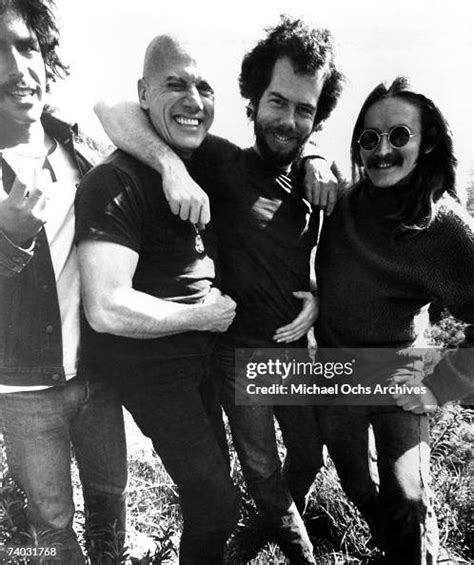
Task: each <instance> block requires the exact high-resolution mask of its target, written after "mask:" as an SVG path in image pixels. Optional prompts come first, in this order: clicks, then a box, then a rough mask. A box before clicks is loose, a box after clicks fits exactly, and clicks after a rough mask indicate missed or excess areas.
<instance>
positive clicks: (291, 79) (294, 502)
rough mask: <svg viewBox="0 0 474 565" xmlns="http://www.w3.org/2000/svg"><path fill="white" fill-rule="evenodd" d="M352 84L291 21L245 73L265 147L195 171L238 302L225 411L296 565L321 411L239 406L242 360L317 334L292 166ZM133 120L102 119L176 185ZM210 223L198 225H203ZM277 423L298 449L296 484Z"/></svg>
mask: <svg viewBox="0 0 474 565" xmlns="http://www.w3.org/2000/svg"><path fill="white" fill-rule="evenodd" d="M341 83H342V76H341V74H340V73H339V72H338V71H337V69H336V67H335V64H334V55H333V46H332V37H331V35H330V33H329V32H328V31H327V30H324V29H313V28H311V27H309V26H307V25H305V24H304V23H303V22H302V21H301V20H297V19H292V18H289V17H282V19H281V21H280V23H279V24H278V25H277V26H276V27H275V28H269V29H268V30H267V35H266V37H265V38H264V39H263V40H262V41H261V42H260V43H259V44H258V45H257V46H256V47H255V48H254V49H253V50H252V51H250V52H249V53H248V54H247V55H246V56H245V58H244V60H243V64H242V72H241V76H240V86H241V92H242V95H243V96H244V98H247V99H248V100H249V106H248V114H249V116H250V118H251V119H252V120H253V121H254V126H255V137H256V143H255V145H254V147H252V148H249V149H245V150H242V149H240V148H238V147H236V146H235V145H233V144H231V143H230V142H228V141H225V140H222V139H219V138H215V137H208V138H207V139H206V140H205V141H204V143H203V144H202V146H201V148H200V149H199V150H197V151H196V152H195V153H194V155H193V159H192V160H191V162H190V163H189V165H188V166H189V168H190V170H191V171H192V173H193V176H194V177H195V179H196V180H197V181H198V182H199V183H200V184H201V185H202V186H203V187H204V188H205V190H206V191H207V192H208V194H209V196H210V199H211V205H212V214H213V222H214V228H215V231H216V233H217V236H218V247H219V266H220V268H221V272H222V288H223V289H225V291H226V292H228V293H229V295H230V296H232V297H233V298H234V299H235V300H236V302H237V314H236V318H235V320H234V322H233V324H232V325H231V327H230V328H229V330H228V331H227V332H226V334H224V335H223V336H222V339H221V340H220V344H219V347H218V352H217V359H218V362H219V365H220V367H219V370H218V372H217V373H216V377H217V379H218V380H219V381H220V382H221V383H222V390H221V395H222V396H221V397H222V403H223V406H224V409H225V411H226V413H227V415H228V418H229V422H230V426H231V430H232V435H233V440H234V445H235V447H236V450H237V452H238V455H239V459H240V462H241V465H242V469H243V472H244V475H245V479H246V482H247V485H248V488H249V490H250V492H251V494H252V496H253V498H254V500H255V502H256V504H257V507H258V509H259V511H260V513H261V516H262V517H263V519H264V522H265V524H266V526H267V527H268V528H269V530H270V532H269V533H270V535H271V536H272V537H274V538H275V539H276V541H277V542H278V543H279V545H280V547H281V548H282V550H283V552H284V553H285V554H286V556H287V557H288V558H289V559H290V562H291V563H295V564H296V563H315V561H314V557H313V553H312V545H311V542H310V540H309V537H308V534H307V532H306V529H305V526H304V524H303V521H302V519H301V513H302V512H303V511H304V508H305V503H306V495H307V493H308V491H309V488H310V486H311V484H312V482H313V480H314V477H315V475H316V473H317V471H318V469H319V468H320V465H321V444H320V441H319V434H318V430H317V428H316V426H315V419H314V414H313V410H312V409H311V407H304V406H291V407H290V406H275V407H272V406H237V405H236V404H235V382H234V381H235V375H234V351H235V348H242V347H247V348H269V347H286V346H287V344H288V343H292V346H295V347H306V346H307V338H306V333H307V330H308V328H309V326H310V324H311V320H314V317H315V315H316V308H315V303H314V299H313V298H312V296H311V294H310V293H309V292H308V289H309V262H310V253H311V250H312V249H313V247H314V246H315V244H316V241H317V234H318V214H311V206H310V205H309V204H308V202H306V201H305V200H304V199H303V198H302V192H303V186H302V179H301V178H300V177H299V176H298V175H297V174H295V172H294V171H293V170H292V165H293V164H294V162H295V160H296V159H297V157H298V155H299V154H300V150H301V148H302V146H303V145H304V143H305V142H306V141H307V139H308V138H309V136H310V134H311V133H312V132H313V131H314V130H316V129H318V128H319V127H320V125H321V124H322V122H323V121H324V120H325V119H326V118H327V117H328V116H329V115H330V113H331V111H332V109H333V108H334V106H335V104H336V102H337V99H338V96H339V94H340V91H341ZM176 88H179V85H176ZM123 109H124V106H123V105H121V106H120V105H119V107H118V108H117V109H116V110H115V112H114V111H113V109H112V110H109V112H108V111H107V108H102V113H103V114H104V113H105V117H104V116H103V117H104V118H105V120H106V123H105V127H106V130H107V131H108V133H109V135H111V137H112V139H113V141H114V142H115V143H116V144H117V145H119V146H121V147H122V148H123V149H124V150H126V151H129V152H131V153H132V154H134V155H135V156H136V157H137V158H141V159H145V160H147V162H149V164H150V165H151V166H154V167H156V168H157V169H159V170H162V171H163V173H164V175H168V174H170V167H171V168H173V167H174V166H175V163H176V159H175V156H173V155H170V154H169V151H166V147H165V146H164V144H163V142H162V141H160V140H159V139H158V138H157V137H156V135H153V132H151V131H150V125H149V123H148V122H147V120H146V117H145V116H144V115H140V112H137V111H136V109H135V110H134V109H133V108H132V109H130V107H125V111H126V115H124V114H122V111H123ZM99 110H100V109H99ZM107 116H108V117H107ZM175 119H176V121H178V117H176V118H175ZM120 124H122V127H120ZM197 124H198V120H196V123H195V124H194V126H195V127H197ZM190 127H192V124H190ZM164 140H165V141H167V140H166V138H164ZM176 166H177V167H180V166H182V165H180V164H177V165H176ZM171 174H172V173H171ZM177 211H178V209H175V212H177ZM200 212H202V210H201V211H198V214H197V215H196V216H195V217H194V218H191V220H194V221H197V220H198V219H202V215H200ZM180 214H181V215H182V217H184V218H185V217H186V214H182V213H181V211H180ZM302 291H305V292H302ZM300 299H303V302H304V304H303V308H302V309H301V303H300ZM274 414H275V416H276V417H277V419H278V422H279V424H280V427H281V430H282V433H283V439H284V442H285V445H286V448H287V457H286V461H285V469H284V473H282V468H281V462H280V459H279V455H278V450H277V444H276V439H275V429H274V421H273V416H274Z"/></svg>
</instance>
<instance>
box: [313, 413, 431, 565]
mask: <svg viewBox="0 0 474 565" xmlns="http://www.w3.org/2000/svg"><path fill="white" fill-rule="evenodd" d="M317 413H318V416H319V422H320V426H321V430H322V433H323V439H324V441H325V443H326V445H327V447H328V450H329V454H330V455H331V458H332V459H333V461H334V464H335V466H336V469H337V472H338V474H339V477H340V479H341V483H342V487H343V488H344V490H345V492H346V494H347V496H348V497H349V499H350V500H352V502H354V504H355V505H356V506H357V507H358V508H359V510H360V512H361V514H362V515H363V516H364V518H365V520H366V521H367V524H368V525H369V528H370V530H371V532H372V537H373V538H374V541H375V543H376V544H377V545H378V546H379V547H380V549H383V550H384V552H385V562H386V563H390V564H391V565H396V564H401V563H403V564H404V565H405V564H406V565H430V564H434V563H436V555H437V552H438V528H437V523H436V517H435V515H434V512H433V508H432V505H431V493H430V490H429V487H428V480H429V455H430V454H429V427H428V418H427V417H426V415H422V416H419V415H417V414H413V413H411V412H406V411H404V410H402V409H401V408H398V407H397V406H333V407H329V406H328V407H318V408H317ZM369 424H372V427H373V431H374V436H375V443H376V447H377V465H378V471H379V481H380V486H379V489H378V491H377V488H376V485H375V483H374V481H373V480H372V478H371V475H370V470H369V459H368V428H369Z"/></svg>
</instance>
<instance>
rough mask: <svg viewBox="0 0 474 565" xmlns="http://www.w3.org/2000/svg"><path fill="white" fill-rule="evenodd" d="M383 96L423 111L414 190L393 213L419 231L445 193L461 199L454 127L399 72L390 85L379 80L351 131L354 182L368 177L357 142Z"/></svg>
mask: <svg viewBox="0 0 474 565" xmlns="http://www.w3.org/2000/svg"><path fill="white" fill-rule="evenodd" d="M384 98H401V99H402V100H405V101H406V102H409V103H410V104H412V105H413V106H415V107H417V108H418V109H419V111H420V116H421V131H422V138H421V144H420V152H419V155H418V162H417V166H416V169H415V171H414V182H413V190H411V191H410V193H409V195H408V196H407V198H406V200H405V201H404V202H403V203H402V205H401V208H400V209H399V210H398V212H397V213H396V215H395V216H393V218H394V219H395V220H398V221H399V228H400V229H401V230H402V231H420V230H423V229H425V228H427V227H428V226H429V225H430V224H431V223H432V221H433V220H434V218H435V216H436V210H437V207H436V203H437V202H438V200H439V199H440V198H441V197H442V196H443V194H445V193H447V194H449V195H450V196H452V197H453V198H454V199H455V200H457V201H459V197H458V194H457V190H456V166H457V159H456V157H455V155H454V148H453V138H452V133H451V129H450V127H449V124H448V122H447V121H446V118H445V117H444V116H443V114H442V113H441V110H440V109H439V108H438V107H437V106H436V104H435V103H434V102H433V101H432V100H431V99H430V98H427V97H426V96H424V95H423V94H421V93H420V92H416V91H415V90H414V89H413V88H412V86H411V85H410V83H409V81H408V79H407V78H406V77H403V76H398V77H396V78H395V80H394V81H393V82H392V83H391V84H390V85H387V83H385V82H383V83H380V84H379V85H378V86H376V87H375V88H374V89H373V90H372V92H371V93H370V94H369V96H368V97H367V98H366V100H365V102H364V104H363V105H362V108H361V110H360V112H359V116H358V117H357V120H356V123H355V126H354V130H353V132H352V139H351V162H352V180H353V181H354V182H355V183H364V182H366V181H367V174H366V172H365V170H364V167H363V164H362V159H361V154H360V147H359V144H358V140H359V137H360V135H361V133H362V131H363V129H364V120H365V115H366V113H367V111H368V109H369V108H370V107H371V106H372V105H373V104H375V103H376V102H379V101H380V100H383V99H384ZM428 149H429V151H427V150H428Z"/></svg>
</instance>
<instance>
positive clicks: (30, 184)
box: [0, 0, 127, 565]
mask: <svg viewBox="0 0 474 565" xmlns="http://www.w3.org/2000/svg"><path fill="white" fill-rule="evenodd" d="M51 9H52V4H50V3H49V2H47V1H46V0H0V173H1V175H0V176H1V181H2V182H0V420H1V427H2V431H3V435H4V440H5V447H6V454H7V461H8V467H9V471H10V473H11V476H12V477H13V478H14V479H15V481H16V482H17V483H18V485H19V486H20V487H21V488H22V489H23V490H24V492H25V494H26V496H27V502H28V506H27V519H28V524H29V526H30V528H31V533H32V535H34V536H37V540H36V542H35V543H36V544H37V546H38V547H39V548H44V551H45V553H44V557H45V562H48V563H49V562H50V561H53V562H55V563H69V564H71V565H78V564H81V565H83V564H84V563H85V559H84V556H83V554H82V551H81V548H80V546H79V544H78V541H77V538H76V535H75V533H74V531H73V528H72V521H73V515H74V503H73V496H72V484H71V470H70V467H71V445H72V446H73V448H74V452H75V456H76V461H77V464H78V468H79V474H80V478H81V482H82V487H83V495H84V503H85V512H86V531H85V533H86V538H87V542H88V545H89V549H90V551H89V554H90V557H91V560H92V563H101V564H104V563H109V562H111V561H109V560H108V558H107V557H106V552H107V551H110V550H111V549H112V548H113V547H114V546H117V544H118V547H119V548H120V546H121V544H122V542H123V532H124V529H125V488H126V481H127V465H126V452H125V435H124V428H123V416H122V408H121V405H120V403H119V402H118V400H117V398H116V394H115V393H114V391H113V390H111V389H110V387H109V386H108V385H107V384H106V383H104V382H103V381H101V380H99V379H97V378H96V375H93V374H91V373H84V372H83V371H79V370H78V352H79V302H80V293H79V269H78V262H77V255H76V250H75V247H74V244H73V239H74V206H73V204H74V197H75V192H76V185H77V183H78V182H79V180H80V178H81V176H82V175H83V174H85V172H86V171H87V170H88V169H89V168H90V167H91V164H90V161H89V158H86V155H89V154H91V153H92V152H91V151H90V149H89V148H88V146H87V145H86V144H85V143H83V142H81V140H80V139H79V137H78V136H77V135H76V133H77V129H75V128H74V127H73V128H71V127H70V126H68V125H67V124H66V123H64V122H61V121H59V120H58V119H56V118H55V117H53V116H52V115H51V114H50V113H48V111H46V110H45V101H44V99H45V94H46V90H47V88H48V86H49V85H50V84H51V82H52V81H53V80H54V79H55V78H56V77H60V76H61V75H64V74H67V69H66V67H65V66H64V65H63V63H62V62H61V60H60V59H59V57H58V54H57V52H56V47H57V44H58V29H57V27H56V23H55V20H54V18H53V15H52V12H51ZM37 549H38V548H37Z"/></svg>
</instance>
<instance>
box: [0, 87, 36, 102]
mask: <svg viewBox="0 0 474 565" xmlns="http://www.w3.org/2000/svg"><path fill="white" fill-rule="evenodd" d="M4 94H6V95H7V96H9V97H10V98H13V99H14V100H16V101H17V102H28V101H29V99H30V98H33V97H37V96H38V89H37V88H30V87H24V86H16V87H14V88H10V89H5V90H4Z"/></svg>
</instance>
